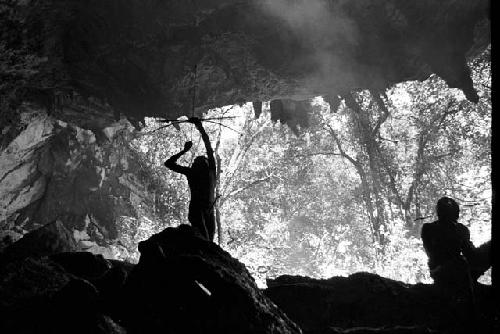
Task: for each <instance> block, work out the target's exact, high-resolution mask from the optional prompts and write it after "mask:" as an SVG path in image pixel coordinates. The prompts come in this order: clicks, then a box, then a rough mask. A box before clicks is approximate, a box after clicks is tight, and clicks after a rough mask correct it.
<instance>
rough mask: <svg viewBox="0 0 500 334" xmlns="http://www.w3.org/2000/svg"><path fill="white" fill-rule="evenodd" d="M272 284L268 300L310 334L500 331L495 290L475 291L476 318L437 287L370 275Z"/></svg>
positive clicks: (285, 280)
mask: <svg viewBox="0 0 500 334" xmlns="http://www.w3.org/2000/svg"><path fill="white" fill-rule="evenodd" d="M267 284H268V289H267V290H266V291H265V293H266V295H267V296H268V297H269V298H271V300H272V301H273V302H275V303H276V305H278V306H279V307H280V308H281V309H282V310H283V311H284V312H285V313H286V314H287V315H288V316H289V317H290V318H291V319H292V320H293V321H295V322H296V323H297V324H298V325H299V326H301V328H302V329H303V330H304V332H305V333H311V334H313V333H314V334H320V333H324V334H327V333H331V334H334V333H353V334H354V333H356V334H360V333H427V332H429V333H431V332H438V333H461V332H469V333H472V332H474V333H494V332H497V333H498V330H499V328H500V327H499V321H498V319H499V313H498V308H497V307H498V306H497V305H496V304H495V300H494V297H493V291H492V287H491V286H486V285H480V284H478V285H477V286H476V287H475V292H476V295H475V297H476V300H475V313H476V314H475V315H474V311H473V310H472V309H471V308H470V304H468V303H467V301H465V300H464V299H461V298H457V297H454V296H451V295H450V294H448V293H446V292H444V291H442V290H441V289H438V288H437V287H436V286H434V285H429V284H416V285H410V284H404V283H402V282H399V281H395V280H391V279H388V278H384V277H380V276H378V275H375V274H370V273H356V274H353V275H351V276H349V277H332V278H330V279H325V280H319V279H312V278H308V277H300V276H281V277H278V278H277V279H275V280H268V282H267ZM495 308H496V309H495ZM355 327H365V328H358V329H355ZM346 329H349V330H346Z"/></svg>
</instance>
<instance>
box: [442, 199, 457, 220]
mask: <svg viewBox="0 0 500 334" xmlns="http://www.w3.org/2000/svg"><path fill="white" fill-rule="evenodd" d="M436 212H437V215H438V218H439V220H440V221H443V222H445V221H456V220H457V219H458V216H459V214H460V208H459V207H458V203H457V202H455V200H453V199H451V198H449V197H441V198H440V199H439V200H438V201H437V205H436Z"/></svg>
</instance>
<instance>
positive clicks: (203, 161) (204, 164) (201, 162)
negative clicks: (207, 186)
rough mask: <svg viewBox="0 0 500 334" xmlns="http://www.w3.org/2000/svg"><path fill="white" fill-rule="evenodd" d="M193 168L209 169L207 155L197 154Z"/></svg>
mask: <svg viewBox="0 0 500 334" xmlns="http://www.w3.org/2000/svg"><path fill="white" fill-rule="evenodd" d="M191 168H193V169H194V170H203V169H207V168H208V159H207V157H205V156H203V155H199V156H197V157H196V158H195V159H194V161H193V164H192V165H191Z"/></svg>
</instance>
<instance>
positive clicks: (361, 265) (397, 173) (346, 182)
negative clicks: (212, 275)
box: [122, 52, 491, 284]
mask: <svg viewBox="0 0 500 334" xmlns="http://www.w3.org/2000/svg"><path fill="white" fill-rule="evenodd" d="M471 68H472V70H473V77H474V81H475V84H476V88H477V90H478V91H479V95H480V97H481V99H480V102H479V103H478V104H472V103H470V102H468V101H467V100H466V99H465V97H464V96H463V94H462V93H461V92H460V91H458V90H455V89H450V88H448V87H447V86H446V84H445V83H444V82H443V81H442V80H440V79H439V78H438V77H435V76H433V77H431V78H429V79H428V80H426V81H425V82H407V83H403V84H399V85H397V86H395V87H393V88H392V89H390V90H388V91H387V92H385V93H384V94H379V93H374V92H369V91H363V92H359V93H356V94H352V96H351V97H349V98H346V99H344V100H343V101H342V102H341V103H340V105H339V107H338V108H337V109H336V110H330V106H329V105H328V104H327V103H325V102H324V101H323V100H322V99H321V98H317V99H314V100H313V101H311V103H312V106H313V108H312V112H311V113H310V115H309V123H310V127H308V128H303V129H300V133H299V135H298V136H296V135H295V134H293V133H292V131H291V130H290V129H289V128H288V127H287V126H286V125H282V124H280V123H274V122H272V121H271V119H270V114H269V106H268V104H267V105H266V104H265V105H264V110H263V113H262V114H261V115H260V117H259V118H257V119H255V115H254V111H253V108H252V105H251V104H245V105H242V106H228V107H224V108H220V109H215V110H210V111H209V112H208V113H207V114H206V116H205V117H211V118H212V117H215V118H217V117H231V118H224V119H221V120H219V121H215V122H211V123H210V122H207V123H206V124H205V127H206V129H207V131H208V133H209V135H210V138H211V140H212V143H213V146H214V148H215V150H216V154H217V156H218V159H219V161H220V171H221V173H220V178H219V180H218V189H217V193H218V200H217V204H216V208H217V215H218V218H219V219H218V223H219V225H220V227H221V228H220V230H219V231H218V236H216V241H217V242H218V243H219V244H220V245H221V246H222V247H223V248H224V249H226V250H228V251H229V252H230V253H231V254H232V255H234V256H235V257H237V258H238V259H240V260H241V261H242V262H244V263H245V264H246V265H247V267H248V269H249V270H250V271H251V272H252V273H253V274H254V277H255V278H256V280H257V281H258V282H259V283H260V284H263V283H264V280H265V277H274V276H277V275H280V274H296V275H307V276H312V277H330V276H334V275H348V274H350V273H353V272H357V271H370V272H375V273H378V274H380V275H383V276H386V277H390V278H393V279H397V280H401V281H404V282H408V283H415V282H430V278H429V275H428V270H427V264H426V261H427V257H426V255H425V253H424V251H423V248H422V243H421V240H420V228H421V226H422V224H423V223H425V222H431V221H432V220H434V219H435V215H434V206H435V203H436V201H437V199H438V198H439V197H441V196H444V195H446V196H450V197H453V198H455V199H457V201H458V202H459V203H460V205H461V219H460V221H461V222H462V223H464V224H465V225H466V226H468V227H469V229H470V230H471V234H472V241H473V242H474V243H475V244H476V245H479V244H480V243H482V242H485V241H486V240H488V239H489V238H490V228H491V220H490V219H491V203H490V200H491V184H490V162H491V161H490V137H491V125H490V122H491V98H490V92H491V89H490V84H491V77H490V60H489V52H486V53H485V54H483V55H482V56H481V57H480V58H478V59H477V60H475V61H474V62H473V63H472V64H471ZM266 107H267V108H266ZM147 122H148V123H147V127H146V128H145V129H144V130H143V134H141V135H140V136H138V138H137V139H136V140H135V141H134V143H133V145H134V147H135V148H136V149H137V150H138V151H139V152H141V153H142V154H143V155H144V159H145V160H146V161H147V162H148V163H149V164H150V165H151V166H153V168H154V169H156V171H157V172H158V173H159V175H161V179H162V180H163V181H164V182H165V184H164V186H165V189H166V191H165V193H164V194H163V196H162V198H161V199H158V201H159V202H161V203H163V205H164V206H165V207H167V208H168V209H167V210H166V213H164V214H163V215H162V216H159V217H158V221H157V222H152V221H150V222H149V221H144V222H142V223H141V224H136V225H137V226H135V227H131V226H127V227H126V228H124V229H123V233H122V239H123V240H124V243H125V244H127V245H128V246H130V249H131V250H130V253H131V254H132V253H133V252H134V250H133V245H135V244H136V242H138V241H139V240H141V239H143V238H145V237H146V236H147V235H148V234H151V233H153V232H156V231H158V230H160V229H161V228H163V227H166V226H174V225H178V224H181V223H185V222H187V207H188V201H189V189H188V188H187V182H186V180H185V179H184V178H183V177H182V176H181V175H177V174H175V173H172V172H170V171H168V170H167V169H166V168H165V167H163V162H164V161H165V160H166V159H167V158H168V157H169V156H170V155H172V154H174V153H176V152H177V151H178V150H180V149H181V148H182V147H183V144H184V142H185V141H187V140H193V142H194V149H193V150H191V152H190V153H189V154H187V155H186V157H185V158H183V159H184V160H181V161H179V162H180V163H181V164H190V163H191V162H192V160H193V159H194V157H195V156H196V155H199V154H204V151H203V150H204V148H203V144H202V142H201V141H200V138H199V136H198V133H197V132H196V130H195V129H194V127H193V126H192V125H191V124H189V123H182V124H180V130H177V129H175V128H174V127H173V126H169V127H164V128H162V129H159V130H156V131H155V129H157V128H158V127H160V126H161V124H159V123H157V122H156V121H155V120H154V119H149V120H148V121H147ZM217 123H220V124H217ZM124 224H125V223H124ZM130 256H132V255H130ZM134 256H136V255H134ZM486 281H488V278H486Z"/></svg>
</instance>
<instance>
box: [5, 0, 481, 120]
mask: <svg viewBox="0 0 500 334" xmlns="http://www.w3.org/2000/svg"><path fill="white" fill-rule="evenodd" d="M0 20H2V21H1V23H2V24H0V26H1V27H2V28H1V30H0V34H1V35H2V37H3V40H2V44H0V45H1V47H0V53H1V54H2V56H3V58H4V59H5V60H2V61H3V63H2V64H3V65H2V66H1V67H0V68H1V69H2V70H1V71H2V73H1V75H2V76H3V77H4V78H5V79H6V80H7V81H6V83H5V84H4V85H3V87H1V88H3V90H5V91H6V92H9V93H10V95H15V97H16V98H17V99H21V100H26V99H28V100H36V101H38V102H39V103H43V104H45V105H48V106H50V107H51V108H52V109H54V112H57V113H58V114H59V116H58V118H59V119H61V120H64V121H67V120H66V119H65V118H71V119H72V120H74V119H76V118H78V114H79V113H87V112H88V110H87V111H83V110H81V109H78V108H76V109H75V108H74V106H71V105H68V104H67V102H66V101H65V97H66V96H68V95H71V94H72V92H77V93H78V94H80V95H82V96H92V97H94V98H97V99H100V100H102V101H104V102H105V103H107V104H109V106H111V107H112V109H113V110H114V113H115V117H116V115H118V114H120V113H121V114H125V115H127V116H128V117H129V119H131V120H132V121H134V120H141V119H142V118H143V117H144V116H162V117H168V118H175V117H178V116H180V115H191V113H192V111H191V109H192V96H193V91H192V88H193V86H194V85H196V96H195V101H194V102H195V107H196V108H195V109H196V110H195V112H196V113H197V114H199V113H201V112H204V111H206V110H207V109H210V108H213V107H218V106H223V105H229V104H236V103H241V102H249V101H269V100H273V99H292V100H297V101H303V100H305V99H307V98H310V97H314V96H319V95H322V96H325V97H326V98H327V100H332V99H335V97H336V96H337V95H343V94H345V93H347V92H349V91H351V90H356V89H371V90H375V91H380V90H384V89H385V88H387V87H388V86H391V85H392V84H395V83H398V82H402V81H405V80H422V79H425V78H427V77H428V76H429V75H430V74H432V73H436V74H438V75H439V76H441V77H442V78H443V79H445V80H446V81H447V82H448V84H449V85H450V86H452V87H458V88H460V89H462V90H463V91H464V93H465V95H466V96H467V97H468V98H469V99H470V100H472V101H477V99H478V97H477V94H476V92H475V91H474V89H473V87H472V81H471V79H470V73H469V69H468V68H467V64H466V58H467V57H473V56H474V55H477V54H478V53H479V52H481V51H482V50H484V48H485V47H486V46H487V45H488V44H489V41H490V27H489V1H487V0H480V1H473V2H471V1H468V0H443V1H434V0H425V1H411V2H408V1H398V0H386V1H376V2H373V1H370V0H352V1H343V0H307V1H306V0H243V1H236V2H235V1H229V0H209V1H207V0H195V1H174V0H164V1H158V0H148V1H143V0H124V1H123V0H120V1H117V0H112V1H99V0H86V1H80V0H69V1H61V0H23V1H20V0H8V1H4V2H2V4H1V5H0ZM4 93H5V92H4ZM5 94H6V93H5ZM70 109H71V111H72V112H70ZM105 113H106V112H105V110H101V111H99V112H97V113H96V114H95V115H93V117H90V118H87V119H92V120H93V122H94V123H95V124H100V125H99V126H100V127H103V124H102V123H103V122H102V120H101V121H99V120H100V119H101V117H99V116H101V114H103V115H104V114H105ZM79 126H80V127H84V128H88V124H87V125H86V126H83V125H82V124H79Z"/></svg>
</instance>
